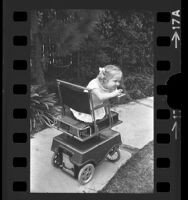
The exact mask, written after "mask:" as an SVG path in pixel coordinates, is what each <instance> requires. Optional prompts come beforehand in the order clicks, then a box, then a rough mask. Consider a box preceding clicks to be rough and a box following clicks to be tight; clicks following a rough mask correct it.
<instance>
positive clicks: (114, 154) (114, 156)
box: [106, 149, 120, 162]
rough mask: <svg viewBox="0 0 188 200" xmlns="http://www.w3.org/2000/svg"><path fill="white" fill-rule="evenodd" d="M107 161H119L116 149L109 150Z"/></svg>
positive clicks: (118, 153) (118, 152)
mask: <svg viewBox="0 0 188 200" xmlns="http://www.w3.org/2000/svg"><path fill="white" fill-rule="evenodd" d="M106 158H107V160H108V161H110V162H116V161H118V160H119V159H120V151H119V149H116V150H115V151H114V149H112V150H110V152H109V153H108V155H107V157H106Z"/></svg>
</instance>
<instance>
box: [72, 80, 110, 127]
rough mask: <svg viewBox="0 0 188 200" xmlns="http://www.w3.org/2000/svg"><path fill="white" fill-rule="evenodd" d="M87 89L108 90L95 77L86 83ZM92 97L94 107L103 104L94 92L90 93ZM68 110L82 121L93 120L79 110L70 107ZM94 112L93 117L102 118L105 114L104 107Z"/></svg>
mask: <svg viewBox="0 0 188 200" xmlns="http://www.w3.org/2000/svg"><path fill="white" fill-rule="evenodd" d="M87 88H88V89H91V90H93V89H99V90H101V92H105V93H106V92H109V91H108V90H107V89H105V88H103V87H102V85H101V84H100V82H99V80H98V78H95V79H93V80H91V81H90V82H89V84H88V85H87ZM92 99H93V104H94V107H95V106H98V105H101V104H103V101H101V100H100V99H99V98H98V97H97V96H96V95H95V94H94V93H92ZM70 110H71V111H72V113H73V115H74V116H75V117H76V118H77V119H79V120H81V121H84V122H89V123H91V122H93V119H92V116H91V115H89V114H86V113H81V112H77V111H76V110H73V109H72V108H70ZM94 113H95V119H96V120H97V119H102V118H103V117H104V116H105V109H104V107H102V108H98V109H96V110H95V111H94Z"/></svg>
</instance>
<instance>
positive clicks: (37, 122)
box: [30, 85, 62, 133]
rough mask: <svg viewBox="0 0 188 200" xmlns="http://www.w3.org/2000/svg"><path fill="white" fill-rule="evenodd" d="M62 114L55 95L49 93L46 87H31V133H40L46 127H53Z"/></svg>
mask: <svg viewBox="0 0 188 200" xmlns="http://www.w3.org/2000/svg"><path fill="white" fill-rule="evenodd" d="M61 113H62V107H61V106H59V105H57V99H56V94H55V93H49V92H48V90H47V88H46V87H45V86H41V85H31V94H30V132H31V133H33V132H36V131H39V130H40V129H41V128H44V127H46V126H48V127H52V126H53V125H54V124H55V123H56V117H57V116H58V115H60V114H61Z"/></svg>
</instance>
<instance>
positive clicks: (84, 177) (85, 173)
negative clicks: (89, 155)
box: [78, 164, 95, 185]
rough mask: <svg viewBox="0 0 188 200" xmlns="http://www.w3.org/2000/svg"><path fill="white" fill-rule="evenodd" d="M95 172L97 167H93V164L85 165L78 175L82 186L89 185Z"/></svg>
mask: <svg viewBox="0 0 188 200" xmlns="http://www.w3.org/2000/svg"><path fill="white" fill-rule="evenodd" d="M94 171H95V167H94V166H93V164H87V165H85V166H84V167H83V168H82V169H81V170H80V172H79V175H78V181H79V182H80V184H82V185H83V184H86V183H88V182H89V181H90V180H91V179H92V177H93V174H94Z"/></svg>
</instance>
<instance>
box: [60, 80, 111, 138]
mask: <svg viewBox="0 0 188 200" xmlns="http://www.w3.org/2000/svg"><path fill="white" fill-rule="evenodd" d="M60 83H64V84H66V85H70V86H73V87H76V88H78V89H81V90H83V92H84V91H87V92H89V103H90V112H91V116H92V119H93V123H94V129H95V130H94V132H95V133H98V132H99V130H98V126H97V123H96V118H95V110H96V109H98V108H102V107H104V108H105V112H106V114H107V115H108V118H109V123H110V127H109V128H111V127H112V118H111V112H110V105H109V104H107V103H103V104H101V105H99V106H96V107H94V103H93V99H92V92H91V89H88V88H86V87H83V86H80V85H76V84H73V83H69V82H66V81H62V80H59V79H57V85H58V92H59V96H60V101H61V103H62V106H63V108H64V111H65V107H64V104H63V101H62V97H61V93H60V88H59V85H60ZM94 135H95V134H94Z"/></svg>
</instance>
